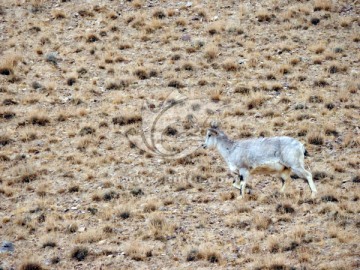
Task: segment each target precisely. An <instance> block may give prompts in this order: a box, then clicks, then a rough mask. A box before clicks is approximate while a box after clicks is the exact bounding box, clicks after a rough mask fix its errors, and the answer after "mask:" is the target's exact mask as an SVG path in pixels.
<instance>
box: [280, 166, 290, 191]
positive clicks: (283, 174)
mask: <svg viewBox="0 0 360 270" xmlns="http://www.w3.org/2000/svg"><path fill="white" fill-rule="evenodd" d="M280 178H281V182H282V186H281V189H280V192H281V193H283V192H284V191H285V187H286V184H287V183H288V182H289V180H290V170H289V169H285V170H284V171H282V172H281V174H280Z"/></svg>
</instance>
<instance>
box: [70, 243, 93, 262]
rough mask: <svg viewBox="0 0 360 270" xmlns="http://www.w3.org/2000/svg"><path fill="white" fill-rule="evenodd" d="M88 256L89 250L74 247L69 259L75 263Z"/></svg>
mask: <svg viewBox="0 0 360 270" xmlns="http://www.w3.org/2000/svg"><path fill="white" fill-rule="evenodd" d="M88 255H89V250H88V249H87V248H86V247H81V246H80V247H75V248H74V249H73V250H72V251H71V254H70V256H71V258H72V259H74V260H77V261H79V262H80V261H84V260H85V259H86V257H87V256H88Z"/></svg>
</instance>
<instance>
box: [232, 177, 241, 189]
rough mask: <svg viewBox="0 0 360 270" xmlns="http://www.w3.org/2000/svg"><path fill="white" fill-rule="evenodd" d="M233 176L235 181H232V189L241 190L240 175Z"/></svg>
mask: <svg viewBox="0 0 360 270" xmlns="http://www.w3.org/2000/svg"><path fill="white" fill-rule="evenodd" d="M234 175H235V179H234V181H233V184H232V185H233V187H234V188H236V189H241V179H242V178H241V175H240V174H234Z"/></svg>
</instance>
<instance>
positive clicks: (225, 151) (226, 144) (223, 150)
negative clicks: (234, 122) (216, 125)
mask: <svg viewBox="0 0 360 270" xmlns="http://www.w3.org/2000/svg"><path fill="white" fill-rule="evenodd" d="M233 143H234V142H233V141H232V140H230V139H229V138H227V137H224V138H221V139H220V140H219V141H218V143H217V149H218V151H219V152H220V154H221V155H222V157H223V158H224V159H225V160H227V158H228V156H229V153H230V151H231V149H232V146H233Z"/></svg>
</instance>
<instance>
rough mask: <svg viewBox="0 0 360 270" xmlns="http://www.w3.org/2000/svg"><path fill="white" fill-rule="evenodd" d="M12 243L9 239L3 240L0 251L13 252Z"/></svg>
mask: <svg viewBox="0 0 360 270" xmlns="http://www.w3.org/2000/svg"><path fill="white" fill-rule="evenodd" d="M13 251H14V244H13V243H11V242H9V241H3V242H2V243H1V246H0V253H5V252H13Z"/></svg>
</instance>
